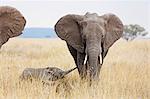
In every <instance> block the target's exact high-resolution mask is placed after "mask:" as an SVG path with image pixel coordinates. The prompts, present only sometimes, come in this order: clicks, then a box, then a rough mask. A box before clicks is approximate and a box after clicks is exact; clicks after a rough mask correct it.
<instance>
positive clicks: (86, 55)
mask: <svg viewBox="0 0 150 99" xmlns="http://www.w3.org/2000/svg"><path fill="white" fill-rule="evenodd" d="M86 61H87V55H85V59H84V64H86Z"/></svg>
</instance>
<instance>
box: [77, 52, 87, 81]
mask: <svg viewBox="0 0 150 99" xmlns="http://www.w3.org/2000/svg"><path fill="white" fill-rule="evenodd" d="M85 55H86V54H85V53H80V52H77V67H78V71H79V75H80V77H81V79H84V78H85V77H86V65H85V64H84V59H85Z"/></svg>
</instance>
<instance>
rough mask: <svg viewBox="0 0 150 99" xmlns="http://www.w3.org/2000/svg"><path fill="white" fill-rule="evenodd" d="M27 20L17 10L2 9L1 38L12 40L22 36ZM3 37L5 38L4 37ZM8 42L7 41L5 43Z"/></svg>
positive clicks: (0, 16) (0, 19)
mask: <svg viewBox="0 0 150 99" xmlns="http://www.w3.org/2000/svg"><path fill="white" fill-rule="evenodd" d="M25 24H26V20H25V18H24V17H23V15H22V14H21V13H20V12H19V11H18V10H17V9H15V8H13V7H9V6H1V7H0V36H1V38H5V40H6V38H7V39H9V38H12V37H16V36H19V35H20V34H22V31H23V29H24V27H25ZM2 36H3V37H2ZM3 42H6V41H3Z"/></svg>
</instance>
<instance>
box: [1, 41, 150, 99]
mask: <svg viewBox="0 0 150 99" xmlns="http://www.w3.org/2000/svg"><path fill="white" fill-rule="evenodd" d="M47 66H56V67H59V68H61V69H64V70H67V69H70V68H73V67H75V64H74V61H73V58H72V57H71V55H70V53H69V51H68V50H67V47H66V43H65V42H64V41H61V40H59V39H21V38H14V39H11V40H9V42H7V43H6V44H5V45H4V46H3V47H2V49H1V50H0V99H150V40H134V41H132V42H126V41H124V40H122V39H120V40H118V41H117V42H116V43H115V44H114V45H113V46H112V47H111V48H110V50H109V52H108V54H107V56H106V58H105V61H104V65H103V66H102V69H101V73H100V81H99V83H98V85H97V86H96V87H94V88H89V87H87V86H86V84H82V82H81V81H80V79H79V75H78V72H77V70H76V71H74V72H72V73H70V74H69V75H68V76H67V77H66V79H64V80H63V82H57V83H61V85H64V86H65V84H64V83H65V82H66V87H63V86H60V88H59V92H58V93H56V92H55V89H56V87H57V86H56V85H54V86H43V85H42V84H40V83H37V82H33V83H29V82H26V83H19V76H20V75H21V73H22V71H23V69H24V68H27V67H34V68H39V67H47ZM69 90H70V91H69Z"/></svg>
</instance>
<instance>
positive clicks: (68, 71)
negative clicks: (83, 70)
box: [62, 67, 77, 77]
mask: <svg viewBox="0 0 150 99" xmlns="http://www.w3.org/2000/svg"><path fill="white" fill-rule="evenodd" d="M75 69H77V67H75V68H72V69H70V70H67V71H65V72H64V73H63V75H62V77H64V76H65V75H67V74H69V73H70V72H72V71H74V70H75Z"/></svg>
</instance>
